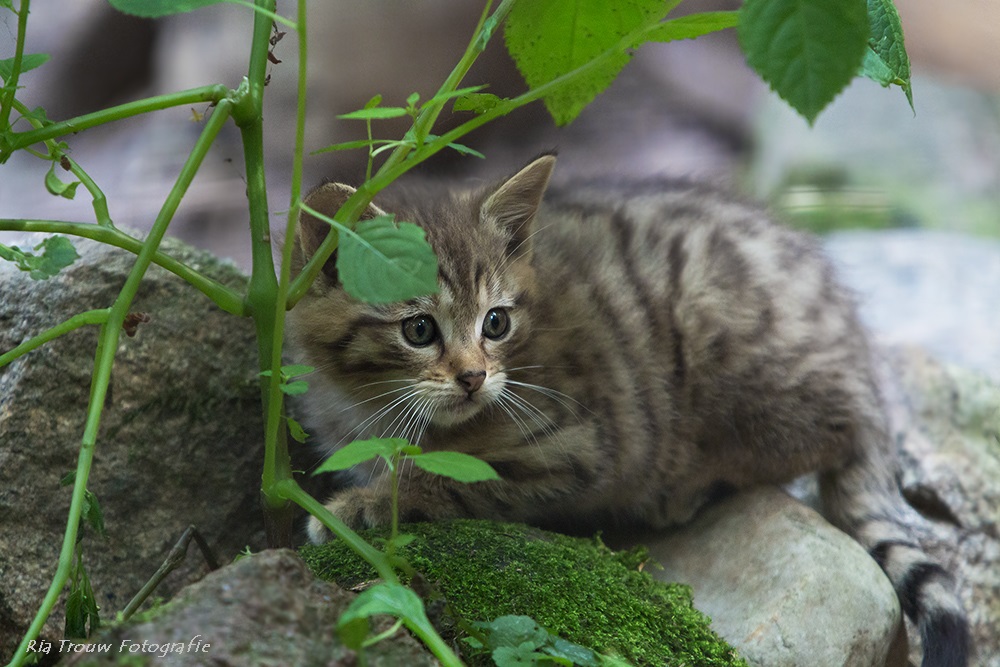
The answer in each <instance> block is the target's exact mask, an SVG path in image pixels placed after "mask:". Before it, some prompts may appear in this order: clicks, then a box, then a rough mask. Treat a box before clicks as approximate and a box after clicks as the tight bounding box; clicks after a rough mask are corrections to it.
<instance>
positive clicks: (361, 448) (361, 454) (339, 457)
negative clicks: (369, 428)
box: [313, 438, 407, 475]
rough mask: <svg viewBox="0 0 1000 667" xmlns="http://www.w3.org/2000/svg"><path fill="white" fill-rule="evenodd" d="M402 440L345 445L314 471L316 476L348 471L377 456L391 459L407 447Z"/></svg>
mask: <svg viewBox="0 0 1000 667" xmlns="http://www.w3.org/2000/svg"><path fill="white" fill-rule="evenodd" d="M406 444H407V443H406V440H403V439H402V438H372V439H370V440H355V441H354V442H351V443H349V444H347V445H344V446H343V447H341V448H340V449H338V450H337V451H335V452H334V453H333V455H332V456H330V458H328V459H327V460H326V461H323V463H322V464H321V465H320V466H319V467H318V468H316V470H314V471H313V474H314V475H318V474H320V473H322V472H331V471H333V470H347V469H348V468H352V467H354V466H356V465H357V464H359V463H364V462H365V461H370V460H371V459H374V458H375V457H377V456H381V457H383V458H386V459H388V458H391V457H392V456H393V454H395V453H396V451H397V450H398V449H399V448H401V447H405V446H406Z"/></svg>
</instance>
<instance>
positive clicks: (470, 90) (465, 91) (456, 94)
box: [424, 86, 496, 106]
mask: <svg viewBox="0 0 1000 667" xmlns="http://www.w3.org/2000/svg"><path fill="white" fill-rule="evenodd" d="M485 87H486V86H467V87H465V88H459V89H457V90H453V91H451V92H450V93H438V94H437V95H435V96H434V97H432V98H431V99H429V100H427V102H425V103H424V106H427V105H429V104H436V103H438V102H447V101H448V100H450V99H454V98H461V97H465V96H467V95H473V94H475V93H477V92H479V91H480V90H482V89H483V88H485ZM494 97H496V96H495V95H494Z"/></svg>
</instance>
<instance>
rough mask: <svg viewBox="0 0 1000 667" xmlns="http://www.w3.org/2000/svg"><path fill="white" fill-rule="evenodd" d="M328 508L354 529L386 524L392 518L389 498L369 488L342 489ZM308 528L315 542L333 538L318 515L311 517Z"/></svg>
mask: <svg viewBox="0 0 1000 667" xmlns="http://www.w3.org/2000/svg"><path fill="white" fill-rule="evenodd" d="M326 509H328V510H330V512H331V513H332V514H333V515H334V516H336V517H337V518H338V519H340V520H341V521H343V522H344V523H346V524H347V525H348V527H350V528H353V529H354V530H363V529H365V528H374V527H375V526H385V525H388V524H389V522H390V521H391V520H392V515H391V513H392V510H391V508H390V506H389V499H388V498H383V497H381V496H379V495H378V494H376V493H374V492H372V490H371V489H367V488H357V489H348V490H346V491H341V492H340V493H338V494H337V495H335V496H333V497H332V498H331V499H330V500H328V501H327V502H326ZM307 530H308V533H309V541H310V542H312V543H313V544H322V543H323V542H328V541H330V540H331V539H333V534H332V533H331V532H330V531H329V530H327V528H326V526H324V525H323V524H322V523H321V522H320V521H319V519H317V518H316V517H309V527H308V529H307Z"/></svg>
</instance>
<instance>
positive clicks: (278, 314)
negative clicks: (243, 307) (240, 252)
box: [261, 0, 308, 546]
mask: <svg viewBox="0 0 1000 667" xmlns="http://www.w3.org/2000/svg"><path fill="white" fill-rule="evenodd" d="M297 7H298V8H297V16H296V21H295V25H296V28H295V30H296V33H297V37H298V50H299V53H298V55H299V63H298V68H299V69H298V77H297V84H296V85H297V95H296V99H297V106H296V114H295V147H294V149H293V154H292V185H291V195H290V198H291V202H290V204H289V209H288V216H287V218H286V222H285V239H284V243H283V245H282V247H281V271H280V273H281V275H280V277H279V279H278V283H277V285H276V286H275V287H276V290H275V292H276V293H275V294H274V302H273V310H272V311H271V313H270V315H271V317H270V322H271V330H270V331H268V332H267V334H268V335H269V336H270V346H271V347H270V358H269V359H268V360H267V364H268V366H267V369H271V377H270V382H269V383H268V386H267V392H268V397H267V401H266V402H265V404H264V406H265V414H266V416H267V421H266V424H265V440H264V469H263V472H262V475H261V492H262V494H263V497H264V507H265V514H267V513H268V512H270V511H272V508H273V509H282V508H283V507H284V506H285V505H287V500H288V499H287V498H285V497H283V496H281V495H280V494H277V493H276V492H275V485H276V484H277V483H279V482H282V481H290V480H291V479H292V473H291V463H290V460H289V456H288V447H287V440H288V439H287V435H286V431H285V419H284V417H285V415H284V409H283V406H284V396H283V395H282V394H281V388H280V382H281V377H280V376H281V373H280V372H279V369H280V368H281V354H282V349H283V345H284V336H285V303H286V301H287V300H288V283H289V280H290V274H291V264H292V249H293V248H294V247H295V225H296V221H297V220H298V216H299V203H300V199H301V197H302V158H303V155H304V152H305V123H306V116H305V111H306V83H307V81H306V75H307V72H308V69H307V67H308V38H307V30H306V26H307V24H306V4H305V0H299V1H298V5H297ZM272 272H273V268H272ZM267 369H262V370H267ZM265 520H266V519H265ZM282 546H284V545H282Z"/></svg>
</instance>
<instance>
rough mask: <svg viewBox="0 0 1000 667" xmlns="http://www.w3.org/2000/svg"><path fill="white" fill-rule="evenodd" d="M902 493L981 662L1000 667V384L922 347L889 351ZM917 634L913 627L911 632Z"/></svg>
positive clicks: (992, 666) (985, 665)
mask: <svg viewBox="0 0 1000 667" xmlns="http://www.w3.org/2000/svg"><path fill="white" fill-rule="evenodd" d="M888 361H889V363H890V365H891V366H892V368H893V370H894V373H895V376H896V377H898V378H899V387H900V388H901V389H902V391H901V392H899V393H898V394H897V395H896V396H895V397H893V399H892V400H891V407H892V415H893V418H894V421H895V431H896V437H897V439H898V440H899V441H900V442H901V451H902V464H903V471H902V486H903V493H904V495H905V496H906V497H907V499H908V500H909V501H910V504H911V505H912V506H913V507H914V508H916V509H917V510H918V511H920V512H921V514H923V515H924V517H925V518H926V519H927V521H926V523H925V524H924V525H923V526H922V528H923V530H922V533H923V534H922V535H921V543H922V544H923V546H924V548H925V549H926V550H927V551H928V552H929V553H931V554H932V555H934V557H935V558H937V559H938V560H939V561H940V562H942V563H944V564H945V565H946V566H947V567H948V568H949V569H950V570H951V571H952V572H954V573H955V575H956V578H957V580H958V584H959V593H960V595H961V597H962V600H963V602H964V604H965V607H966V609H967V610H968V612H969V621H970V624H971V630H972V640H973V646H974V647H975V650H976V652H977V654H978V655H977V656H976V659H975V663H974V664H976V665H980V666H981V667H1000V531H998V521H1000V386H998V385H997V383H996V382H995V381H993V380H988V379H986V378H985V377H983V376H982V375H980V374H977V373H974V372H972V371H968V370H965V369H961V368H957V367H954V366H945V365H942V364H940V363H938V362H936V361H934V360H933V359H931V358H930V357H929V356H928V355H927V354H926V353H925V352H923V351H922V350H920V349H916V348H914V349H906V350H903V349H896V350H894V351H893V352H892V353H891V354H889V355H888ZM912 636H913V633H911V637H912Z"/></svg>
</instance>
